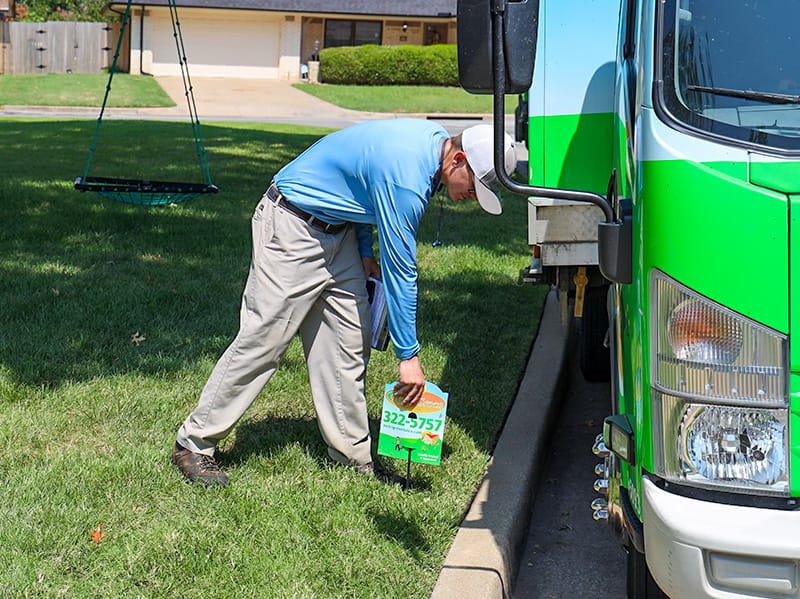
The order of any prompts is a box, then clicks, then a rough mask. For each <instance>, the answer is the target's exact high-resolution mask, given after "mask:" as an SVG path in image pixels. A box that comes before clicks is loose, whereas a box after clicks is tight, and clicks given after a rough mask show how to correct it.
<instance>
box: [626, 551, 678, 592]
mask: <svg viewBox="0 0 800 599" xmlns="http://www.w3.org/2000/svg"><path fill="white" fill-rule="evenodd" d="M625 551H627V553H628V576H627V591H628V599H669V597H668V596H667V595H666V594H665V593H664V591H662V590H661V589H660V588H658V585H657V584H656V581H655V580H653V576H652V575H651V574H650V570H649V569H648V568H647V562H646V561H645V559H644V554H643V553H639V552H638V551H636V549H635V548H634V547H631V546H628V547H625Z"/></svg>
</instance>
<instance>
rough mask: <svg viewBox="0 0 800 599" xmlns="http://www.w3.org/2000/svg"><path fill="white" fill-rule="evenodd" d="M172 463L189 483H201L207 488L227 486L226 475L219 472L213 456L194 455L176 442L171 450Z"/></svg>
mask: <svg viewBox="0 0 800 599" xmlns="http://www.w3.org/2000/svg"><path fill="white" fill-rule="evenodd" d="M172 463H173V464H175V465H176V466H177V467H178V470H180V471H181V474H183V475H184V476H185V477H186V478H187V480H189V482H193V483H202V484H204V485H206V486H207V487H210V486H215V485H216V486H220V487H224V486H226V485H227V484H228V475H227V474H225V473H224V472H223V471H222V470H220V468H219V466H217V462H216V460H215V459H214V458H213V456H210V455H205V454H202V453H194V452H192V451H191V450H189V449H186V448H185V447H183V446H182V445H181V444H180V443H178V442H177V441H176V442H175V445H174V446H173V448H172Z"/></svg>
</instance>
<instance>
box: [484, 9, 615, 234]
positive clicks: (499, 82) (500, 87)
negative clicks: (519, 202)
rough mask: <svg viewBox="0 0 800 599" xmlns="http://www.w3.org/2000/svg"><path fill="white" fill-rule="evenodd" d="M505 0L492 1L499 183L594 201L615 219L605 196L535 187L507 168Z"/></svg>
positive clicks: (530, 191)
mask: <svg viewBox="0 0 800 599" xmlns="http://www.w3.org/2000/svg"><path fill="white" fill-rule="evenodd" d="M505 5H506V0H493V2H492V61H493V67H494V68H493V71H494V102H493V104H494V170H495V174H496V175H497V178H498V180H499V181H500V183H502V184H503V187H505V188H506V189H508V190H509V191H511V192H513V193H516V194H520V195H529V196H540V197H544V198H552V199H556V200H572V201H576V202H588V203H590V204H594V205H595V206H597V207H598V208H600V209H601V210H602V211H603V215H604V216H605V220H606V222H609V223H611V222H614V211H613V210H612V208H611V204H610V203H609V202H608V200H607V199H606V198H604V197H603V196H601V195H600V194H597V193H592V192H589V191H575V190H570V189H555V188H551V187H535V186H532V185H522V184H520V183H518V182H516V181H514V180H513V179H512V178H511V177H510V176H509V175H508V173H506V169H505V166H504V164H505V156H504V155H503V154H504V144H503V143H502V141H501V140H502V139H503V135H504V134H505V118H506V115H505V91H506V72H505V64H506V63H505V56H504V49H503V22H504V13H505Z"/></svg>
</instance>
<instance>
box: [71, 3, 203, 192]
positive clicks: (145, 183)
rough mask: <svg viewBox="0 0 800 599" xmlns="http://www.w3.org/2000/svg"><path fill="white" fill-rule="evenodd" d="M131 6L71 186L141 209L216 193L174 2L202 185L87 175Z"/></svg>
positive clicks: (171, 9) (172, 8)
mask: <svg viewBox="0 0 800 599" xmlns="http://www.w3.org/2000/svg"><path fill="white" fill-rule="evenodd" d="M131 3H132V0H128V3H127V6H126V8H125V14H124V15H123V17H122V26H121V27H120V32H119V38H118V39H117V47H116V51H115V53H114V60H113V62H112V64H111V69H110V71H109V75H108V83H107V84H106V91H105V95H104V97H103V105H102V106H101V108H100V114H99V115H98V117H97V126H96V127H95V131H94V137H93V139H92V145H91V147H90V148H89V159H88V160H87V162H86V168H85V170H84V173H83V176H81V177H78V178H77V179H75V184H74V187H75V189H77V190H78V191H81V192H84V191H92V192H94V193H97V194H99V195H101V196H103V197H106V198H109V199H111V200H115V201H117V202H122V203H123V204H136V205H142V206H162V205H165V204H177V203H180V202H185V201H186V200H190V199H192V198H195V197H197V196H200V195H203V194H209V193H217V192H218V191H219V189H218V188H217V186H216V185H214V184H213V183H212V182H211V172H210V170H209V168H208V158H207V157H206V151H205V145H204V143H203V135H202V131H201V128H200V119H199V118H198V116H197V106H196V104H195V101H194V92H193V89H192V82H191V79H190V77H189V66H188V64H187V62H186V52H185V50H184V46H183V36H182V34H181V27H180V21H179V20H178V9H177V7H176V5H175V0H168V4H169V13H170V19H171V21H172V34H173V37H174V38H175V46H176V49H177V51H178V62H179V63H180V67H181V76H182V78H183V89H184V92H185V95H186V100H187V102H188V105H189V118H190V120H191V123H192V132H193V135H194V146H195V152H196V154H197V161H198V165H199V167H200V175H201V179H202V182H199V183H181V182H175V181H154V180H145V179H119V178H113V177H90V176H89V169H90V168H91V165H92V159H93V157H94V152H95V149H96V148H97V140H98V138H99V136H100V126H101V124H102V121H103V114H104V113H105V109H106V104H107V102H108V96H109V94H110V92H111V82H112V80H113V78H114V73H115V72H116V67H117V60H118V59H119V52H120V47H121V45H122V40H123V38H124V37H125V28H126V27H127V25H128V23H129V22H130V13H131Z"/></svg>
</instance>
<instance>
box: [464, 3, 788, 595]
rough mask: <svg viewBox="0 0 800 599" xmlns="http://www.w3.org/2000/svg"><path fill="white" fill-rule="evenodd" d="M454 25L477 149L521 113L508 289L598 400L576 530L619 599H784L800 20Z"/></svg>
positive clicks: (735, 7)
mask: <svg viewBox="0 0 800 599" xmlns="http://www.w3.org/2000/svg"><path fill="white" fill-rule="evenodd" d="M458 27H459V35H458V38H459V73H460V78H461V83H462V86H463V87H464V88H465V89H467V90H468V91H472V92H475V93H491V94H494V99H495V115H494V121H495V127H496V129H498V132H497V135H496V137H497V138H499V133H500V132H501V131H502V128H503V117H504V115H503V102H502V100H503V98H504V96H505V95H506V94H519V95H520V99H521V103H520V106H521V108H520V110H518V114H517V125H518V126H517V136H518V138H519V139H520V140H523V139H524V140H525V141H526V142H527V146H528V155H529V168H528V172H529V177H528V181H527V182H525V183H521V182H519V181H517V180H516V179H512V178H511V177H507V176H501V181H502V183H503V184H504V185H505V186H506V187H507V188H508V189H509V190H511V191H512V192H514V193H516V194H522V195H524V196H526V197H527V198H528V199H527V201H528V205H529V239H530V243H531V245H532V247H533V251H532V259H531V264H530V265H529V266H526V272H525V278H527V279H530V280H532V281H536V282H544V283H548V284H552V285H555V286H557V287H558V289H559V290H560V291H561V292H562V293H561V296H562V297H566V296H568V295H569V296H574V297H575V304H574V305H575V310H576V316H578V317H579V318H578V322H579V323H580V324H579V327H578V336H579V343H578V346H579V351H580V363H581V368H582V370H583V371H584V374H585V376H586V377H587V378H590V379H601V378H608V379H610V381H611V385H610V388H611V396H612V397H611V402H610V407H609V415H608V417H607V418H606V419H605V422H604V426H603V431H602V432H600V431H598V432H600V435H599V436H598V440H597V443H596V445H595V447H594V451H595V453H596V454H597V455H598V456H600V457H601V458H603V462H602V463H601V464H598V467H597V469H596V472H597V475H598V476H599V478H598V479H597V480H596V481H595V489H596V490H597V491H598V493H599V495H600V497H598V499H596V500H595V502H594V503H593V504H592V509H593V510H594V516H595V519H597V520H600V521H605V522H608V523H609V524H610V525H611V528H612V529H613V530H614V531H615V532H616V533H618V534H619V536H620V540H621V543H622V545H623V547H624V548H625V550H626V551H627V555H628V568H627V588H628V597H630V598H645V599H651V598H653V597H664V596H668V597H672V598H683V599H700V598H705V597H709V598H715V599H734V598H736V599H744V598H751V599H752V598H755V597H770V598H800V343H793V342H792V341H793V339H795V338H800V0H736V1H731V0H538V1H537V0H523V1H513V0H459V7H458ZM498 154H501V153H498ZM498 158H499V157H498ZM496 164H498V165H500V164H502V161H501V160H496ZM507 201H509V200H507ZM609 575H610V576H616V575H621V574H620V573H615V572H609Z"/></svg>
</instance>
